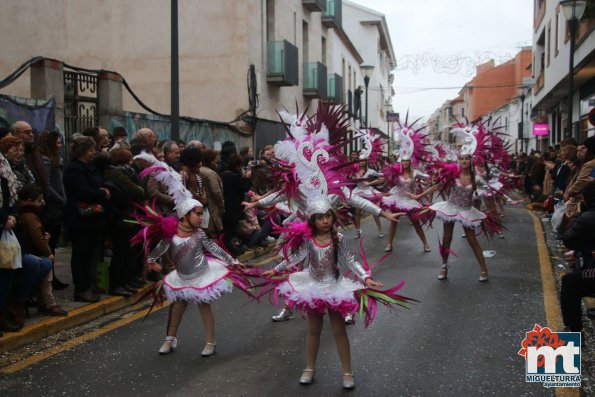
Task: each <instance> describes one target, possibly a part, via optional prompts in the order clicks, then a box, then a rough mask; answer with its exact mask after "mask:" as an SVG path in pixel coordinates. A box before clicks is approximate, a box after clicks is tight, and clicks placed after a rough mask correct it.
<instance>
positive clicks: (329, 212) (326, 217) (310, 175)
mask: <svg viewBox="0 0 595 397" xmlns="http://www.w3.org/2000/svg"><path fill="white" fill-rule="evenodd" d="M292 135H293V137H294V138H295V137H296V136H297V135H298V134H295V133H294V134H292ZM328 136H329V135H328V130H327V128H326V125H324V124H321V125H319V126H316V127H314V128H313V131H312V132H311V135H307V136H302V137H301V138H302V139H299V140H298V139H295V142H293V141H292V142H287V143H286V144H284V145H279V144H278V146H276V148H277V147H279V148H280V149H281V148H283V149H284V150H279V151H277V150H276V153H279V156H280V158H285V159H287V160H288V161H287V163H288V164H291V165H292V169H294V170H295V172H294V173H292V176H293V177H294V178H295V179H294V181H295V184H294V187H295V189H292V192H293V193H294V196H295V197H299V198H298V199H297V200H296V201H297V202H298V203H299V207H300V208H299V210H298V212H299V213H300V216H301V217H302V219H305V220H306V222H295V223H292V224H284V228H282V231H283V232H284V233H285V236H286V237H285V243H284V245H285V246H284V247H283V248H285V249H284V250H283V252H284V253H285V258H286V259H285V260H284V261H282V262H281V263H280V264H279V265H277V266H276V267H275V268H274V269H272V270H269V271H267V272H264V273H263V274H262V275H263V276H265V277H270V276H275V275H277V274H278V273H280V272H285V271H292V273H291V274H290V275H289V278H288V279H287V280H283V281H280V282H277V285H276V286H275V287H274V289H273V293H274V294H279V295H281V296H283V298H284V299H285V302H286V304H287V305H288V306H289V307H290V308H292V309H294V308H295V309H298V310H300V311H301V312H302V313H304V314H306V315H307V317H308V336H307V340H306V355H307V360H306V369H305V370H304V371H303V373H302V376H301V377H300V383H301V384H304V385H307V384H311V383H312V381H313V379H314V374H315V364H316V356H317V353H318V347H319V344H320V334H321V332H322V325H323V315H324V314H325V313H327V312H328V314H329V318H330V321H331V329H332V333H333V336H334V337H335V340H336V344H337V350H338V352H339V358H340V360H341V365H342V369H343V388H345V389H353V388H354V387H355V382H354V378H353V372H352V368H351V357H350V348H349V339H348V337H347V333H346V330H345V322H344V318H345V317H346V316H347V315H353V314H355V313H357V312H358V311H359V312H360V314H362V315H364V314H365V316H366V320H365V324H366V326H368V325H369V324H370V323H371V322H372V321H373V319H374V317H375V314H376V308H377V304H378V303H382V304H385V305H388V306H391V307H392V306H393V305H399V306H405V305H406V303H407V302H409V301H411V300H412V299H410V298H406V297H403V296H400V295H398V294H397V291H398V290H399V289H400V288H401V287H402V286H403V284H404V282H402V283H400V284H399V285H396V286H394V287H392V288H390V289H388V290H386V291H379V290H376V289H374V287H381V286H382V284H381V283H378V282H376V281H374V280H373V279H372V277H371V275H370V267H369V266H367V263H366V262H364V264H363V265H362V264H359V263H358V262H357V261H356V260H355V259H354V257H353V255H352V254H351V253H350V252H349V250H348V248H347V244H346V242H345V238H344V237H343V235H341V234H339V233H337V232H336V231H335V230H334V224H335V222H336V220H337V218H336V214H335V211H334V210H333V205H336V204H334V203H336V202H337V201H338V200H337V199H338V196H339V195H342V194H343V193H344V191H343V190H342V189H341V187H343V180H342V178H341V176H340V175H337V173H334V172H333V168H332V167H329V163H330V162H331V161H332V160H331V156H330V155H329V152H331V151H332V150H333V149H334V147H333V145H332V144H329V143H330V142H332V141H331V140H330V139H329V138H328ZM348 193H349V192H348ZM347 197H349V198H350V199H351V198H352V197H350V196H344V198H347ZM359 199H360V200H362V203H368V204H365V205H367V206H372V207H375V206H374V205H373V204H371V203H369V202H367V200H364V199H362V198H359ZM378 212H380V210H378ZM401 215H403V214H401V213H397V214H392V217H389V219H391V218H393V219H394V220H397V219H398V217H400V216H401ZM291 248H293V249H294V251H293V253H292V254H291V255H290V254H289V251H290V249H291ZM364 258H365V256H364ZM300 263H301V264H302V266H301V268H302V269H303V270H298V269H297V267H298V266H297V265H298V264H300ZM347 272H353V273H354V274H355V276H356V277H357V280H358V281H353V280H350V279H347V278H345V274H346V273H347ZM272 283H273V284H274V283H275V282H274V281H272Z"/></svg>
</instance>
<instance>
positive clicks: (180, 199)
mask: <svg viewBox="0 0 595 397" xmlns="http://www.w3.org/2000/svg"><path fill="white" fill-rule="evenodd" d="M134 158H135V159H141V160H145V161H147V162H148V163H150V164H152V165H151V166H150V167H148V168H146V169H144V170H143V171H142V172H141V173H140V176H141V177H143V176H146V175H148V174H151V173H155V179H156V180H157V182H159V183H161V184H163V185H164V186H165V187H167V192H168V194H169V195H170V196H171V197H172V198H173V200H174V202H175V203H176V207H175V210H176V215H177V217H178V219H181V218H182V217H184V215H186V214H187V213H188V212H189V211H190V210H192V209H193V208H196V207H202V204H201V203H200V201H198V200H195V199H193V198H192V193H190V191H189V190H188V189H186V187H185V186H184V183H183V182H182V176H181V175H180V174H179V173H178V172H176V171H175V170H173V169H172V168H171V167H170V166H169V165H167V164H166V163H164V162H163V161H159V160H158V159H157V158H156V157H155V156H153V155H152V154H149V153H146V152H142V153H140V154H138V155H136V156H134Z"/></svg>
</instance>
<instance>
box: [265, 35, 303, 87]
mask: <svg viewBox="0 0 595 397" xmlns="http://www.w3.org/2000/svg"><path fill="white" fill-rule="evenodd" d="M298 65H299V63H298V49H297V47H296V46H294V45H293V44H291V43H290V42H289V41H287V40H282V41H269V42H268V43H267V81H268V82H269V83H271V84H275V85H278V86H292V85H298V84H299V70H298Z"/></svg>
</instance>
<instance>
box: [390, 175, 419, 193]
mask: <svg viewBox="0 0 595 397" xmlns="http://www.w3.org/2000/svg"><path fill="white" fill-rule="evenodd" d="M413 187H414V186H413V178H405V177H404V176H403V175H399V176H398V182H397V185H396V186H395V187H394V188H393V189H394V194H397V195H399V196H405V193H414V191H413ZM391 193H393V192H392V191H391Z"/></svg>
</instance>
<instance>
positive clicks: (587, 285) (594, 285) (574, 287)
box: [560, 181, 595, 332]
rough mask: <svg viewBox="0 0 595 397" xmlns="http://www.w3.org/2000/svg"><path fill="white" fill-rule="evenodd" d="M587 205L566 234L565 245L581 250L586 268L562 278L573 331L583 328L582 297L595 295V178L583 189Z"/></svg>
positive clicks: (567, 318) (564, 306)
mask: <svg viewBox="0 0 595 397" xmlns="http://www.w3.org/2000/svg"><path fill="white" fill-rule="evenodd" d="M583 197H584V200H585V201H584V206H583V208H582V212H581V213H580V214H579V215H578V216H576V217H575V218H573V219H572V221H571V223H570V225H569V227H568V228H567V229H566V232H565V233H564V238H563V241H564V244H565V245H566V246H567V247H568V248H570V249H574V250H575V251H576V252H580V253H581V254H582V256H583V259H584V264H585V265H584V267H583V268H582V269H581V270H579V271H577V272H574V273H569V274H566V275H564V277H562V290H561V292H560V304H561V306H562V317H563V320H564V325H566V326H567V327H568V328H570V330H571V331H573V332H580V331H582V329H583V323H582V313H581V299H582V298H583V297H584V296H590V295H595V260H594V258H593V250H595V181H591V182H589V183H588V184H587V185H586V186H585V188H584V189H583Z"/></svg>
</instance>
